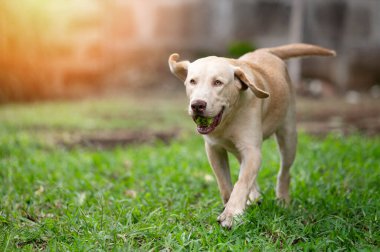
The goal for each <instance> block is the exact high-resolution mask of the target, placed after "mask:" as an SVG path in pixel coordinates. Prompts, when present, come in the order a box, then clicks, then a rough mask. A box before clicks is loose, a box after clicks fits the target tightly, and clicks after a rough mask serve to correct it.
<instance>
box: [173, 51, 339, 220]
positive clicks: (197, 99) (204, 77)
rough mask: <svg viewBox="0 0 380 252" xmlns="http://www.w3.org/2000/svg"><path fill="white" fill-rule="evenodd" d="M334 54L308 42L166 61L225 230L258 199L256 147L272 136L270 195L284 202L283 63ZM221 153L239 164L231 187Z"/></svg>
mask: <svg viewBox="0 0 380 252" xmlns="http://www.w3.org/2000/svg"><path fill="white" fill-rule="evenodd" d="M334 55H335V52H334V51H332V50H328V49H325V48H322V47H318V46H314V45H308V44H290V45H285V46H280V47H274V48H263V49H259V50H256V51H254V52H250V53H247V54H245V55H243V56H242V57H240V58H239V59H230V58H222V57H215V56H210V57H206V58H201V59H198V60H196V61H194V62H192V63H190V62H189V61H181V62H178V59H179V55H178V54H172V55H171V56H170V57H169V66H170V70H171V72H172V73H173V74H174V75H175V76H177V77H178V78H179V79H180V80H182V81H184V83H185V86H186V93H187V96H188V97H189V99H190V103H189V109H188V110H189V114H190V115H191V116H192V118H193V120H194V121H195V123H196V124H197V130H198V132H199V133H200V134H202V135H203V138H204V140H205V145H206V152H207V157H208V159H209V162H210V165H211V166H212V168H213V170H214V173H215V176H216V178H217V182H218V186H219V190H220V193H221V196H222V199H223V202H224V204H225V208H224V211H223V212H222V214H220V215H219V217H218V221H219V222H220V224H221V225H222V226H223V227H228V228H230V227H231V226H232V224H233V219H234V217H235V216H237V215H239V214H242V213H243V211H244V209H245V207H246V205H247V204H249V203H251V202H255V201H256V200H257V199H258V197H259V196H260V193H259V187H258V185H257V183H256V177H257V174H258V171H259V169H260V163H261V145H262V142H263V140H264V139H266V138H268V137H269V136H271V135H272V134H275V136H276V140H277V143H278V147H279V151H280V154H281V167H280V171H279V173H278V177H277V186H276V196H277V198H278V199H279V200H281V201H284V202H285V203H288V202H289V200H290V198H289V182H290V175H289V170H290V166H291V165H292V163H293V161H294V158H295V153H296V145H297V132H296V116H295V92H294V89H293V87H292V85H291V82H290V79H289V75H288V72H287V68H286V65H285V63H284V61H283V60H285V59H289V58H292V57H302V56H334ZM227 152H230V153H232V154H233V155H234V156H235V157H236V158H237V159H238V161H239V163H240V173H239V178H238V181H237V182H236V183H235V185H234V186H232V183H231V176H230V168H229V163H228V157H227Z"/></svg>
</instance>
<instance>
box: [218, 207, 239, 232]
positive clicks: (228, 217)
mask: <svg viewBox="0 0 380 252" xmlns="http://www.w3.org/2000/svg"><path fill="white" fill-rule="evenodd" d="M242 214H243V210H234V211H228V210H227V208H226V209H224V211H223V213H221V214H220V215H219V216H218V219H217V220H218V222H219V224H220V225H221V226H222V227H224V228H228V229H231V228H232V226H233V224H234V220H235V219H238V217H239V216H241V215H242Z"/></svg>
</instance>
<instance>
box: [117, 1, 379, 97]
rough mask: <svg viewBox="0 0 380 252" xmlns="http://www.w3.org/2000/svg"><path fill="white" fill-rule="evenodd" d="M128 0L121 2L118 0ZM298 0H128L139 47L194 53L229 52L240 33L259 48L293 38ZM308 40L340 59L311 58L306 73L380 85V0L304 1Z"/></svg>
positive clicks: (346, 84)
mask: <svg viewBox="0 0 380 252" xmlns="http://www.w3.org/2000/svg"><path fill="white" fill-rule="evenodd" d="M119 2H120V3H122V2H123V1H121V0H120V1H119ZM292 4H293V1H292V0H234V1H230V0H208V1H203V0H183V1H173V0H147V1H129V2H128V4H127V5H125V7H126V8H130V13H132V14H134V15H132V16H134V17H133V20H134V21H133V23H134V25H135V28H134V30H135V31H136V33H135V35H134V36H132V37H129V44H130V46H131V48H132V47H133V46H141V45H144V46H147V47H152V46H153V47H156V48H160V49H162V50H168V51H179V52H183V53H185V54H188V55H194V57H196V56H197V52H199V53H198V54H202V53H208V52H209V53H217V54H225V53H226V48H227V47H228V45H229V44H230V43H231V41H234V40H243V41H250V42H252V43H253V44H254V45H256V46H257V47H268V46H275V45H280V44H285V43H289V41H291V38H290V35H289V34H290V27H291V16H292V7H293V6H292ZM302 10H303V13H302V23H303V24H302V25H301V27H302V30H301V31H300V37H301V40H302V42H307V43H314V44H318V45H322V46H325V47H329V48H333V49H335V50H336V51H337V53H338V57H337V58H335V59H321V58H319V59H307V60H304V61H303V63H302V74H303V76H304V77H307V78H321V79H324V80H325V81H328V82H332V83H334V84H335V85H337V87H339V89H341V90H345V89H352V88H353V89H359V90H367V89H368V88H370V87H371V86H372V85H374V84H380V64H379V63H380V14H379V13H380V1H378V0H360V1H359V0H304V2H303V9H302Z"/></svg>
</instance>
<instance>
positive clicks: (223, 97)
mask: <svg viewBox="0 0 380 252" xmlns="http://www.w3.org/2000/svg"><path fill="white" fill-rule="evenodd" d="M178 59H179V55H178V54H172V55H170V57H169V66H170V70H171V72H172V73H173V74H174V75H175V76H177V77H178V78H179V79H180V80H182V81H184V83H185V86H186V93H187V96H188V97H189V100H190V102H189V108H188V111H189V114H190V115H191V116H192V118H193V120H194V121H195V123H196V124H197V130H198V132H199V133H201V134H208V133H210V132H212V131H213V130H214V129H215V128H216V127H217V126H218V125H219V124H220V123H221V122H222V121H223V119H224V117H225V115H227V114H228V113H229V112H230V110H231V108H232V107H233V105H234V104H236V102H237V101H238V99H239V97H240V94H241V92H243V91H245V90H247V89H248V88H249V89H250V90H252V92H253V93H254V94H255V96H256V97H258V98H266V97H268V96H269V94H268V93H267V92H265V91H263V90H262V89H260V88H259V87H258V85H257V84H256V83H255V82H256V80H255V78H254V76H253V75H249V74H248V73H246V72H245V71H244V70H243V68H242V67H240V66H236V65H233V64H231V61H229V60H228V59H226V58H220V57H215V56H211V57H206V58H201V59H198V60H196V61H194V62H192V63H190V62H189V61H180V62H177V61H178Z"/></svg>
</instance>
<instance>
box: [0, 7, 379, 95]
mask: <svg viewBox="0 0 380 252" xmlns="http://www.w3.org/2000/svg"><path fill="white" fill-rule="evenodd" d="M301 1H302V0H301ZM295 3H297V1H295V0H234V1H231V0H207V1H204V0H182V1H174V0H145V1H141V0H129V1H126V0H112V1H111V0H109V1H101V0H93V1H91V0H81V1H77V0H65V1H63V0H56V1H43V0H20V1H12V0H3V1H2V2H0V101H8V100H30V99H35V98H37V99H38V98H46V97H62V96H67V95H75V94H76V93H83V92H88V91H89V90H92V91H94V90H95V91H99V90H101V92H103V91H104V90H106V89H107V88H120V87H128V88H131V89H132V88H143V87H146V86H156V87H157V86H162V85H166V86H170V85H176V84H172V82H173V78H172V77H170V75H169V72H168V67H167V57H168V54H169V53H171V52H179V53H181V55H182V56H183V57H186V58H188V59H190V60H193V59H195V58H197V57H200V56H204V55H209V54H217V55H226V54H227V53H228V52H227V51H228V50H227V49H228V47H229V45H230V44H231V43H232V42H233V41H246V42H250V43H252V44H253V45H254V46H255V47H269V46H275V45H280V44H285V43H288V42H289V41H291V40H292V38H291V34H294V32H295V33H296V34H297V33H298V37H299V38H300V40H301V41H302V42H307V43H314V44H318V45H322V46H325V47H329V48H333V49H335V50H336V51H337V53H338V57H336V58H334V59H331V58H330V59H327V58H323V59H322V58H319V59H306V60H303V61H302V66H301V74H302V76H303V77H304V78H307V79H321V80H323V81H324V82H326V83H330V84H331V85H333V86H334V87H336V88H338V90H340V91H344V90H347V89H358V90H368V89H369V88H370V87H371V86H373V85H375V84H379V83H380V69H379V68H380V66H379V65H380V64H379V59H380V29H379V27H380V15H379V13H380V1H378V0H360V1H359V0H328V1H327V0H304V1H303V2H302V8H301V12H300V13H298V15H300V17H301V18H300V20H298V22H301V23H300V24H298V25H295V26H294V19H292V17H294V15H295V12H294V11H293V10H294V4H295ZM298 3H299V1H298ZM296 22H297V21H296ZM295 27H296V29H299V30H298V31H294V28H295ZM292 29H293V30H292Z"/></svg>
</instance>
